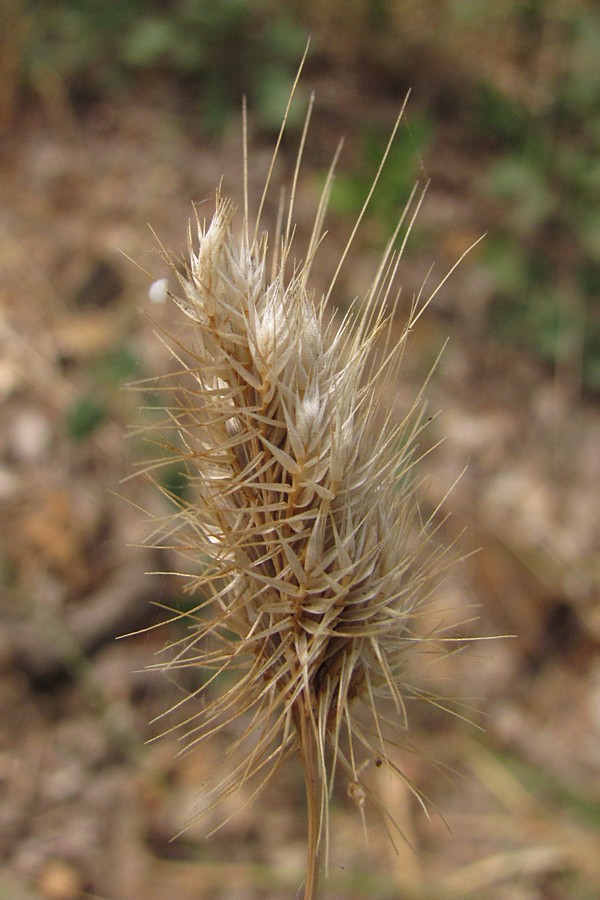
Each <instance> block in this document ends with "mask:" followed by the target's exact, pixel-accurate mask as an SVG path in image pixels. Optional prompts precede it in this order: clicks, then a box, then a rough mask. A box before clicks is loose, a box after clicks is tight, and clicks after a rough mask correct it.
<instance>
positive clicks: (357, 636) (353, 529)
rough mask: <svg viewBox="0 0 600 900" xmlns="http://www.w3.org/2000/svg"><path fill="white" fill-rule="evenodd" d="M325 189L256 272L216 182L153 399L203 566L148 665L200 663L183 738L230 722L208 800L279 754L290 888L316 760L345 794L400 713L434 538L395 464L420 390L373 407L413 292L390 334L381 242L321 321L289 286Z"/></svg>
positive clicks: (318, 801)
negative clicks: (295, 232)
mask: <svg viewBox="0 0 600 900" xmlns="http://www.w3.org/2000/svg"><path fill="white" fill-rule="evenodd" d="M327 189H328V188H326V192H327ZM325 205H326V197H325V198H324V200H323V202H322V204H321V205H320V207H319V211H318V213H317V224H316V226H315V232H314V234H313V238H312V241H311V246H310V247H309V251H308V253H307V261H306V263H305V264H304V265H298V264H295V266H294V269H293V272H292V273H291V275H287V274H286V269H288V268H289V257H290V244H291V240H290V237H289V235H290V233H291V232H290V229H289V228H288V233H287V235H283V236H281V235H277V236H276V238H275V242H274V243H275V245H276V249H278V250H279V253H278V255H277V258H276V260H275V266H274V271H273V272H272V274H271V275H270V276H268V275H267V270H268V260H267V256H268V239H267V237H266V235H262V236H256V237H254V238H252V237H251V236H250V235H251V228H250V223H249V222H248V221H244V222H243V223H242V224H243V227H242V236H241V237H240V238H236V237H235V236H234V232H233V230H232V220H233V216H234V210H233V207H232V205H231V203H230V202H229V201H227V200H225V199H223V198H222V197H221V196H220V194H218V195H217V200H216V208H215V212H214V215H213V217H212V220H211V222H210V224H208V226H206V225H200V224H198V223H197V224H198V227H197V241H196V249H195V250H194V249H192V250H191V251H190V258H189V262H188V264H187V266H186V268H185V271H184V272H183V274H181V273H177V279H178V282H179V288H178V289H177V290H176V291H174V292H173V293H170V296H171V297H172V299H173V300H174V301H175V302H176V303H177V304H178V305H179V307H180V308H181V309H182V310H183V312H184V313H185V314H186V316H187V317H189V319H190V323H189V330H188V332H187V337H186V338H185V339H184V340H180V341H178V342H177V346H176V348H175V350H174V353H175V355H176V356H177V359H178V360H179V363H180V372H179V374H178V375H177V376H176V377H175V378H174V383H173V384H172V387H171V398H172V399H171V402H170V403H169V405H168V417H169V422H170V427H171V428H172V430H173V436H172V440H171V441H170V446H171V449H172V452H173V453H175V454H176V455H177V456H178V457H179V458H180V459H181V460H183V462H184V463H185V467H186V470H187V477H188V479H189V488H190V490H189V496H190V497H191V498H192V499H188V500H185V501H184V500H180V501H179V509H178V511H177V514H176V516H175V517H174V519H173V520H170V521H169V522H168V523H167V524H166V525H165V529H164V530H165V537H164V541H165V542H166V543H169V544H170V545H172V544H173V542H175V543H179V545H180V546H181V547H182V549H183V550H184V551H185V553H187V554H188V555H191V556H192V557H193V558H195V559H196V561H198V560H202V561H203V566H204V567H203V569H202V571H201V574H200V575H196V576H193V577H192V578H191V580H190V588H191V589H193V591H194V592H195V596H197V597H198V605H197V607H196V608H195V609H193V610H191V611H188V612H186V613H185V614H182V615H185V616H187V621H188V624H189V626H190V630H189V634H188V636H186V637H185V639H184V640H183V641H181V642H180V643H179V644H177V645H176V647H175V649H174V651H173V656H172V659H171V660H170V662H169V663H168V664H167V665H168V667H169V668H170V669H176V668H178V667H188V666H192V667H200V668H201V669H202V671H203V673H204V676H205V678H204V685H203V687H202V689H201V691H200V692H199V693H201V694H203V697H202V704H201V708H200V709H199V711H195V712H193V713H192V714H191V716H190V717H189V718H188V719H187V720H186V722H185V724H184V726H183V727H184V731H185V732H186V735H187V742H188V744H189V745H190V746H193V745H195V744H197V743H198V742H199V741H202V740H204V739H206V738H208V737H209V736H213V735H214V734H215V733H216V732H218V731H219V730H220V729H223V728H227V729H231V728H232V725H233V724H234V723H235V722H236V720H237V722H238V727H237V738H236V739H235V741H234V742H233V744H232V745H231V746H230V748H229V751H228V754H227V760H226V763H225V765H224V768H223V774H222V777H221V779H220V781H219V783H218V784H216V785H214V786H213V789H212V793H211V795H210V797H209V804H213V803H217V802H218V801H219V799H222V798H223V797H224V796H225V795H227V794H229V793H231V792H233V791H235V790H236V789H238V788H239V787H240V786H241V785H242V784H244V783H245V782H246V781H248V780H249V779H250V778H253V779H257V784H258V787H259V788H260V786H261V785H262V784H264V783H265V782H266V780H267V779H268V778H269V777H270V776H271V774H272V773H273V772H274V771H276V770H277V768H278V766H279V764H280V763H281V762H282V761H283V759H284V758H285V757H287V756H289V755H290V754H291V753H292V752H297V753H298V754H299V756H300V758H301V760H302V764H303V768H304V776H305V781H306V790H307V798H308V818H309V875H308V876H307V888H306V891H307V893H306V896H307V897H308V896H313V894H312V893H310V891H311V890H316V878H317V876H318V868H319V853H320V850H321V848H322V846H323V845H324V844H325V843H326V840H327V834H328V812H327V811H328V799H329V796H330V793H331V788H332V784H333V781H334V777H335V775H336V773H340V772H341V773H343V774H344V776H345V778H346V783H347V785H348V791H349V792H350V794H351V795H352V796H353V797H355V799H356V800H357V806H358V807H359V808H360V809H361V811H362V807H363V805H364V802H365V798H368V797H369V790H368V786H367V785H366V784H365V780H364V772H365V770H366V768H368V766H369V764H370V763H371V762H374V763H376V764H377V765H378V766H379V765H382V764H384V763H387V764H388V765H389V766H390V767H391V768H394V763H393V762H392V761H391V760H390V759H389V758H388V749H387V748H388V744H387V739H386V732H387V721H386V720H387V717H388V715H389V703H387V704H386V701H391V702H392V704H393V705H394V707H395V710H396V712H395V716H394V719H395V723H396V725H397V727H398V728H399V730H400V731H402V730H406V728H407V727H408V723H407V714H406V704H407V701H408V700H411V699H413V698H415V697H419V696H420V694H421V691H420V690H419V688H418V687H414V686H413V687H411V680H410V675H409V672H410V668H411V658H412V657H413V655H414V653H415V651H416V650H417V649H418V647H419V646H422V645H423V642H424V640H425V639H424V638H423V637H422V635H421V632H422V630H423V629H421V628H419V627H416V626H417V623H418V620H419V618H420V617H421V616H422V614H423V612H424V609H425V608H426V606H427V604H428V602H429V600H430V594H431V589H432V586H433V584H434V583H435V581H436V579H437V577H438V573H439V570H440V568H441V567H443V566H444V560H445V556H446V551H444V550H442V549H441V548H440V547H439V546H438V544H437V543H436V542H435V541H434V540H432V534H431V532H432V531H433V530H434V529H433V527H432V524H431V521H428V522H425V523H423V522H421V521H420V520H419V518H418V504H417V498H416V492H415V486H414V483H413V479H412V477H411V470H412V467H413V465H414V462H415V459H414V448H415V437H416V435H417V434H418V432H419V429H420V424H419V417H418V413H416V410H418V408H419V405H420V397H419V398H417V399H416V401H415V405H414V408H413V409H411V410H407V414H406V417H405V418H404V419H403V420H402V421H400V422H396V421H394V420H393V418H392V415H391V413H390V414H388V416H387V417H386V418H385V417H384V418H385V421H384V424H383V426H382V425H381V416H380V414H379V408H378V407H379V402H380V401H379V397H380V396H381V394H380V391H381V384H382V379H385V378H386V377H387V378H388V379H389V381H390V383H392V382H393V379H394V378H395V377H396V375H397V368H398V364H399V362H400V359H401V356H402V352H403V348H404V344H405V340H406V337H407V335H408V332H409V330H410V328H411V326H412V323H413V321H414V320H415V318H416V317H417V316H418V315H420V311H421V310H420V309H417V306H416V305H415V306H414V307H413V309H412V310H411V313H410V317H409V321H408V322H407V324H406V329H405V331H404V334H403V335H402V336H401V338H400V340H397V338H396V339H392V333H391V331H390V329H389V325H390V323H391V320H392V318H393V314H394V311H395V310H394V306H395V303H394V298H395V296H396V290H395V288H394V283H395V276H396V269H397V264H398V255H397V254H395V252H394V250H393V249H392V242H390V245H389V246H388V248H387V250H386V252H385V254H384V258H383V260H382V263H381V265H380V267H379V270H378V272H377V274H376V276H375V278H374V281H373V284H372V285H371V288H370V289H369V292H368V295H367V297H366V298H365V299H364V301H363V302H362V304H355V308H353V309H352V310H351V311H350V313H349V314H347V315H346V316H345V317H344V318H343V319H342V320H341V322H338V323H337V324H335V320H334V324H331V323H330V324H327V323H328V322H330V319H329V317H328V315H327V308H326V305H327V298H323V299H322V300H321V301H317V302H315V300H314V298H313V297H312V296H311V295H310V293H309V290H308V287H307V280H308V276H309V271H310V263H311V261H312V257H313V255H314V248H315V247H316V246H317V244H318V242H319V240H320V229H321V224H322V218H323V210H324V208H325ZM246 207H247V203H246ZM261 208H262V203H261ZM290 220H291V213H290ZM258 228H259V223H258V222H257V223H256V234H258ZM277 245H279V246H277ZM269 263H270V264H271V268H272V267H273V266H272V260H269ZM174 271H176V270H175V269H174ZM332 287H333V285H332ZM329 293H331V291H330V292H329ZM386 310H387V312H386ZM378 348H379V356H377V353H376V351H377V349H378ZM374 360H375V361H374ZM165 428H166V426H165ZM432 643H435V641H434V640H433V639H432ZM225 674H230V675H231V676H232V678H222V677H220V676H223V675H225ZM198 699H199V698H198V694H195V695H194V697H193V698H190V702H194V703H198ZM359 701H360V702H359ZM358 708H361V709H362V713H361V715H360V716H358V715H357V714H356V711H357V709H358ZM384 711H385V712H384ZM398 774H399V775H401V773H399V772H398ZM401 777H402V776H401ZM315 871H316V873H317V874H315ZM311 873H312V874H311ZM311 885H312V888H311Z"/></svg>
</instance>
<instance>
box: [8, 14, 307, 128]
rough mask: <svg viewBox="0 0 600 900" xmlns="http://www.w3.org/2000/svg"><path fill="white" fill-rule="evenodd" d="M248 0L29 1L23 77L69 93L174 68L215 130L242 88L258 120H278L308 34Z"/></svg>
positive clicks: (78, 95)
mask: <svg viewBox="0 0 600 900" xmlns="http://www.w3.org/2000/svg"><path fill="white" fill-rule="evenodd" d="M270 7H271V4H269V3H268V2H266V0H264V2H256V0H255V2H252V0H217V2H213V0H162V2H159V0H156V2H151V0H119V2H108V0H55V2H53V3H48V2H47V0H29V3H28V5H27V10H28V20H29V21H28V34H29V39H28V41H27V43H26V47H25V51H24V61H23V69H24V72H23V76H24V80H25V81H26V82H27V83H29V84H30V85H33V86H34V87H35V86H39V85H41V84H42V83H43V82H44V80H45V79H48V78H51V79H53V80H54V81H55V82H56V81H58V82H60V83H61V84H62V85H63V86H64V87H65V88H66V90H67V91H68V92H69V93H70V94H71V96H72V97H73V98H74V99H75V100H85V99H87V98H94V97H98V96H104V95H106V94H110V93H112V92H115V91H118V90H120V89H123V88H124V87H125V86H127V85H128V84H129V83H130V82H131V81H132V80H133V79H135V77H136V76H137V75H140V74H143V75H144V77H148V76H149V75H151V74H152V73H153V72H154V73H156V74H157V75H169V76H175V77H176V78H178V79H179V80H180V81H181V82H183V83H184V86H185V89H186V92H187V94H188V96H189V95H195V96H196V97H197V99H198V101H199V104H200V108H201V113H202V124H203V126H204V127H205V128H208V129H212V130H219V129H221V128H222V127H223V126H224V125H225V124H226V122H227V119H228V117H229V115H230V113H231V111H232V110H233V109H234V110H235V111H236V112H238V110H239V107H240V98H241V96H242V94H247V95H248V97H249V99H250V102H251V103H253V104H254V107H255V113H256V115H257V117H258V120H259V123H260V124H261V125H262V126H263V127H267V128H271V127H275V126H276V125H278V124H279V122H280V120H281V115H282V111H283V109H284V108H285V103H284V98H285V101H287V97H288V95H289V89H290V87H291V79H292V78H293V75H294V73H295V68H296V65H297V63H298V60H299V58H300V56H301V54H302V51H303V49H304V45H305V43H306V38H307V36H306V32H305V31H304V30H303V29H302V28H301V27H300V26H298V25H297V24H295V23H294V21H293V20H292V18H291V17H290V16H288V15H287V14H286V13H285V9H282V8H280V9H279V11H278V13H277V15H276V16H273V15H272V11H271V8H270Z"/></svg>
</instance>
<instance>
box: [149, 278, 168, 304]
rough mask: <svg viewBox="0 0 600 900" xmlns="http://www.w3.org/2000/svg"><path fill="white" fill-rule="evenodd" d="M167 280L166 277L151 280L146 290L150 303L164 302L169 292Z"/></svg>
mask: <svg viewBox="0 0 600 900" xmlns="http://www.w3.org/2000/svg"><path fill="white" fill-rule="evenodd" d="M168 288H169V281H168V279H167V278H159V279H158V281H153V282H152V284H151V285H150V288H149V290H148V296H149V297H150V300H151V301H152V303H164V302H165V300H166V299H167V296H168V294H169V290H168Z"/></svg>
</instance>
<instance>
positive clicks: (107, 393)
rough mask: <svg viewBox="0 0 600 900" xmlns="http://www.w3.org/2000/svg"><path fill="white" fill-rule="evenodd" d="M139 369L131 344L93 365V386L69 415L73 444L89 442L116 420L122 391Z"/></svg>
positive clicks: (89, 374)
mask: <svg viewBox="0 0 600 900" xmlns="http://www.w3.org/2000/svg"><path fill="white" fill-rule="evenodd" d="M137 368H138V360H137V357H136V355H135V353H134V352H133V350H132V349H131V347H129V346H128V345H127V344H122V345H117V346H116V347H115V348H114V349H113V350H112V351H111V352H110V353H107V354H106V355H104V356H102V357H100V358H99V359H97V360H95V361H94V362H93V363H92V364H91V365H90V367H89V371H88V376H89V382H90V385H89V386H88V387H87V388H85V389H84V390H83V391H82V392H81V394H80V395H79V396H78V397H77V398H76V399H75V400H74V402H73V403H72V404H71V406H70V408H69V410H68V411H67V416H66V430H67V434H68V436H69V437H70V438H71V439H72V440H73V441H76V442H79V441H84V440H86V439H87V438H88V437H90V436H91V435H92V434H93V433H94V432H95V431H96V429H97V428H99V426H100V425H102V423H103V422H104V421H106V419H107V418H109V417H111V416H114V414H115V413H116V406H117V402H118V397H119V396H120V389H121V387H122V385H123V384H124V383H125V382H126V381H127V380H129V379H130V378H132V377H133V376H134V374H135V373H136V372H137Z"/></svg>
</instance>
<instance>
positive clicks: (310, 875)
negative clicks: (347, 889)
mask: <svg viewBox="0 0 600 900" xmlns="http://www.w3.org/2000/svg"><path fill="white" fill-rule="evenodd" d="M307 702H310V701H308V699H307ZM297 719H298V721H297V723H296V726H297V728H298V734H299V737H300V757H301V760H302V769H303V772H304V785H305V790H306V815H307V851H306V879H305V883H304V900H316V898H317V890H318V885H319V875H320V870H321V852H320V844H321V841H320V832H321V803H320V801H321V776H320V766H319V764H318V760H317V746H316V736H315V734H314V730H313V728H312V727H311V722H310V711H309V710H307V709H304V708H303V707H302V706H300V708H299V709H298V716H297Z"/></svg>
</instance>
